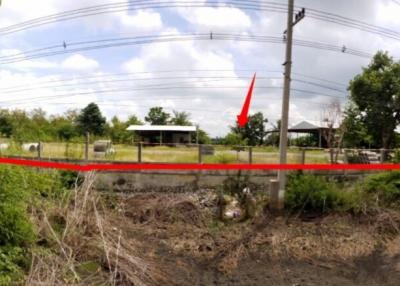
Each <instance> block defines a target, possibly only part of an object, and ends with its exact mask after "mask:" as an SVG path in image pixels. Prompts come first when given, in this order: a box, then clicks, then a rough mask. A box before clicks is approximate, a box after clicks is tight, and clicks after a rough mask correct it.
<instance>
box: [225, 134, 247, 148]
mask: <svg viewBox="0 0 400 286" xmlns="http://www.w3.org/2000/svg"><path fill="white" fill-rule="evenodd" d="M223 143H224V144H225V145H232V146H246V145H248V139H247V138H243V137H242V134H239V133H235V132H229V133H228V134H227V135H226V136H225V138H224V140H223Z"/></svg>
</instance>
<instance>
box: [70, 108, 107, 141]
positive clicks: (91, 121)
mask: <svg viewBox="0 0 400 286" xmlns="http://www.w3.org/2000/svg"><path fill="white" fill-rule="evenodd" d="M105 124H106V119H105V117H103V115H102V114H101V111H100V109H99V107H98V106H97V104H95V103H93V102H92V103H90V104H89V105H88V106H86V107H85V108H84V109H82V111H81V113H80V114H79V116H78V118H77V127H78V130H79V131H80V132H81V134H85V133H86V132H89V133H91V134H94V135H102V134H103V133H104V129H105Z"/></svg>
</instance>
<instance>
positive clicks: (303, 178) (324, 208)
mask: <svg viewBox="0 0 400 286" xmlns="http://www.w3.org/2000/svg"><path fill="white" fill-rule="evenodd" d="M363 201H364V200H363V196H362V193H361V192H360V191H359V190H358V189H348V190H342V189H339V187H338V185H336V184H335V183H332V182H328V181H327V180H326V178H324V177H318V176H313V175H309V174H300V173H297V174H293V175H291V176H289V181H288V185H287V192H286V195H285V207H286V208H288V209H289V210H293V211H301V212H305V213H307V212H317V213H325V212H328V211H338V212H345V211H346V212H347V211H349V212H353V213H358V212H360V211H361V210H363V208H364V203H363Z"/></svg>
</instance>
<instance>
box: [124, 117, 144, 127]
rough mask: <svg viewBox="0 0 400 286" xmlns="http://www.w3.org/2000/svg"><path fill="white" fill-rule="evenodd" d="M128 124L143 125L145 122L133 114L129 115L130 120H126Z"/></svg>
mask: <svg viewBox="0 0 400 286" xmlns="http://www.w3.org/2000/svg"><path fill="white" fill-rule="evenodd" d="M126 124H127V125H128V126H129V125H143V122H142V121H141V120H140V119H139V118H138V117H137V116H136V115H131V116H129V118H128V120H127V121H126Z"/></svg>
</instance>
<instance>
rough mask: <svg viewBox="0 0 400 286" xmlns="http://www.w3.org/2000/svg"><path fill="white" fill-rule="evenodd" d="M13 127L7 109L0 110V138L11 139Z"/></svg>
mask: <svg viewBox="0 0 400 286" xmlns="http://www.w3.org/2000/svg"><path fill="white" fill-rule="evenodd" d="M12 133H13V126H12V122H11V118H10V112H9V111H8V110H7V109H2V110H0V136H5V137H11V135H12Z"/></svg>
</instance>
